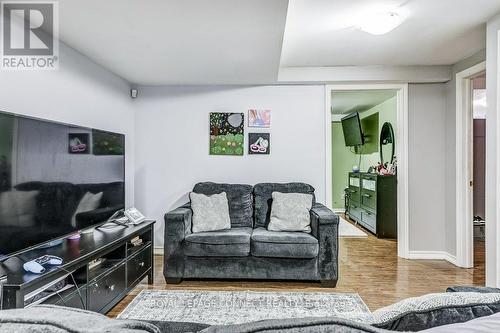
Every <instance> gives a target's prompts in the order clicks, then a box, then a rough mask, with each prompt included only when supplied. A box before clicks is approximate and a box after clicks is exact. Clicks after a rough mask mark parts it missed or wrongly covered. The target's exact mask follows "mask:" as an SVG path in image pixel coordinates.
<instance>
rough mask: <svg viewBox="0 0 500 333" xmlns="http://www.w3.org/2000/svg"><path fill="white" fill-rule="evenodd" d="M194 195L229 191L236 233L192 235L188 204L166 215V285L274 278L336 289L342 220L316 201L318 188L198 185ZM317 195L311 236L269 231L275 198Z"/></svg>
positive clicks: (227, 231) (312, 210) (296, 185)
mask: <svg viewBox="0 0 500 333" xmlns="http://www.w3.org/2000/svg"><path fill="white" fill-rule="evenodd" d="M193 192H195V193H202V194H205V195H213V194H218V193H221V192H226V193H227V197H228V203H229V215H230V219H231V229H229V230H223V231H211V232H200V233H192V231H191V219H192V210H191V208H190V205H189V204H186V205H184V206H182V207H179V208H177V209H174V210H173V211H171V212H168V213H167V214H166V215H165V245H164V250H165V256H164V258H165V259H164V260H165V263H164V264H165V265H164V275H165V278H166V280H167V283H179V282H181V280H182V279H183V278H196V279H273V280H310V281H321V284H322V285H323V286H326V287H335V286H336V284H337V279H338V216H336V215H335V214H334V213H333V212H332V211H331V210H329V209H328V208H326V207H325V206H324V205H321V204H319V203H316V202H315V199H314V188H313V187H312V186H311V185H308V184H304V183H287V184H277V183H261V184H257V185H255V186H251V185H237V184H216V183H209V182H207V183H198V184H196V185H195V186H194V189H193ZM273 192H282V193H309V194H312V195H313V207H312V209H311V211H310V215H311V229H312V232H311V233H310V234H308V233H304V232H276V231H268V230H267V225H268V223H269V218H270V213H271V207H272V193H273Z"/></svg>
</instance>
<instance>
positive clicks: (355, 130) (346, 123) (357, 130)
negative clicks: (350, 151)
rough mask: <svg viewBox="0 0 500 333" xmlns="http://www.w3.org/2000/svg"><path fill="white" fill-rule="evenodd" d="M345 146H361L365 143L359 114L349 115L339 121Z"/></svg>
mask: <svg viewBox="0 0 500 333" xmlns="http://www.w3.org/2000/svg"><path fill="white" fill-rule="evenodd" d="M341 122H342V130H343V132H344V141H345V145H346V146H348V147H357V146H362V145H363V144H364V143H365V138H364V135H363V130H362V129H361V121H360V119H359V113H357V112H354V113H351V114H349V115H347V116H345V117H343V118H342V119H341Z"/></svg>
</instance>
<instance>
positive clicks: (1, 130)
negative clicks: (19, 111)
mask: <svg viewBox="0 0 500 333" xmlns="http://www.w3.org/2000/svg"><path fill="white" fill-rule="evenodd" d="M13 119H14V118H13V117H10V116H3V115H0V156H5V157H7V161H9V162H10V160H11V156H12V136H13V131H14V121H13Z"/></svg>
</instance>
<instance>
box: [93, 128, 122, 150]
mask: <svg viewBox="0 0 500 333" xmlns="http://www.w3.org/2000/svg"><path fill="white" fill-rule="evenodd" d="M92 141H93V153H94V155H123V154H125V142H124V137H123V136H122V135H119V134H115V133H109V132H105V131H99V130H93V131H92Z"/></svg>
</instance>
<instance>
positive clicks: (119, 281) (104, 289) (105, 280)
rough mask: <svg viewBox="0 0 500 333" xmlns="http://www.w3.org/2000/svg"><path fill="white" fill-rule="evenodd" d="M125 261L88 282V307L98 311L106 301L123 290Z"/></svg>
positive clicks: (109, 300) (108, 301) (106, 303)
mask: <svg viewBox="0 0 500 333" xmlns="http://www.w3.org/2000/svg"><path fill="white" fill-rule="evenodd" d="M125 288H126V286H125V263H123V264H121V265H120V266H118V267H117V268H116V269H114V270H113V271H111V272H109V273H108V274H106V275H104V276H103V277H101V278H99V279H98V280H97V281H93V282H91V283H90V285H89V288H88V298H87V303H88V309H89V310H91V311H96V312H99V311H100V310H101V309H102V308H104V307H105V306H106V305H108V303H110V302H111V301H112V300H113V299H115V298H116V297H117V296H118V295H120V294H121V293H122V292H124V291H125Z"/></svg>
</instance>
